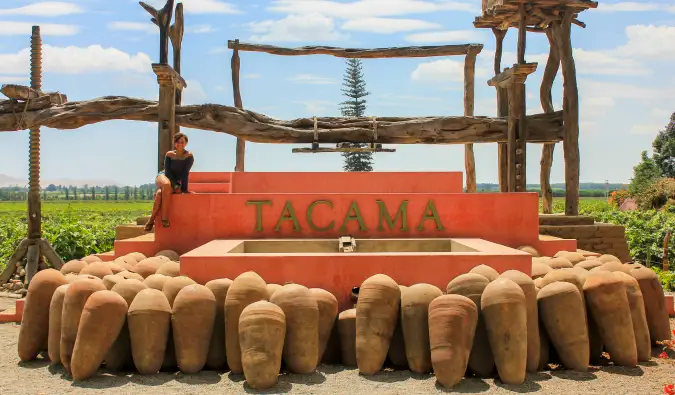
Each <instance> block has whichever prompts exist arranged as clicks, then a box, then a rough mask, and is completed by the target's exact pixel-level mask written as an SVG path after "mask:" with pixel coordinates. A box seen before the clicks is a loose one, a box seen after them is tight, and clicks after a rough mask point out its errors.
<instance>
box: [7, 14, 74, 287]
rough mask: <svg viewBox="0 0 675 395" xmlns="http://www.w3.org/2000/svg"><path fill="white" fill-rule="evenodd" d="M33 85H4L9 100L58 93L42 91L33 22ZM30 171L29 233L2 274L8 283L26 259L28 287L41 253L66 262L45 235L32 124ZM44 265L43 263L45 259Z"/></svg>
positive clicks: (36, 134) (36, 129) (37, 141)
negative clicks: (18, 86) (43, 232)
mask: <svg viewBox="0 0 675 395" xmlns="http://www.w3.org/2000/svg"><path fill="white" fill-rule="evenodd" d="M30 44H31V45H30V50H31V52H30V53H31V57H30V85H31V86H30V88H29V89H28V88H25V89H11V87H10V89H3V93H5V94H6V95H7V96H8V97H10V101H17V100H25V103H26V104H25V105H28V103H30V101H31V100H32V99H38V98H40V97H46V98H47V99H49V100H50V102H51V98H52V97H58V96H59V95H58V94H51V95H50V94H43V93H42V37H41V36H40V27H39V26H33V29H32V34H31V42H30ZM29 130H30V132H29V141H30V142H29V148H28V155H29V160H28V162H29V164H28V166H29V175H28V235H27V237H26V238H25V239H23V240H22V241H21V242H20V243H19V245H18V247H17V249H16V251H15V252H14V254H12V256H11V257H10V258H9V262H7V265H6V267H5V270H4V271H3V272H2V274H0V284H4V283H6V282H7V281H8V280H9V279H10V277H11V276H12V274H14V272H15V271H16V269H17V264H18V263H19V262H20V261H21V260H23V259H24V258H25V259H26V266H25V270H26V277H25V284H26V287H27V286H28V284H29V283H30V281H31V280H32V279H33V276H35V274H36V273H37V272H38V270H39V269H40V266H41V263H42V259H43V258H42V257H43V256H44V257H45V258H47V260H48V261H49V263H51V264H52V266H54V267H55V268H57V269H60V268H61V267H62V266H63V261H62V260H61V258H60V257H59V255H58V254H57V253H56V251H54V248H52V246H51V244H49V241H47V240H46V239H43V238H42V211H41V204H40V125H32V126H30V127H29ZM42 266H43V267H44V263H42Z"/></svg>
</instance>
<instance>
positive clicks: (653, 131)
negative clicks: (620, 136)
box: [630, 123, 664, 137]
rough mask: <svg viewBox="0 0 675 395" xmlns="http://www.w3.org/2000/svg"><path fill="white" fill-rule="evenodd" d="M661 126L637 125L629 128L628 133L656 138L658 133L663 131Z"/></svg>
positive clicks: (652, 124) (651, 124)
mask: <svg viewBox="0 0 675 395" xmlns="http://www.w3.org/2000/svg"><path fill="white" fill-rule="evenodd" d="M663 126H664V125H659V124H655V123H638V124H635V125H633V126H632V127H631V128H630V132H631V133H632V134H644V135H649V136H653V137H656V135H657V134H659V131H660V130H661V129H663Z"/></svg>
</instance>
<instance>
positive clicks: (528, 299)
mask: <svg viewBox="0 0 675 395" xmlns="http://www.w3.org/2000/svg"><path fill="white" fill-rule="evenodd" d="M499 277H501V278H508V279H509V280H511V281H513V282H515V283H516V284H518V286H520V289H522V290H523V293H524V294H525V303H526V304H527V371H528V372H536V371H537V368H538V367H539V354H540V350H539V314H538V310H537V292H536V290H535V287H534V281H532V279H531V278H530V277H529V276H528V275H527V274H525V273H523V272H519V271H517V270H507V271H506V272H504V273H502V274H501V275H500V276H499Z"/></svg>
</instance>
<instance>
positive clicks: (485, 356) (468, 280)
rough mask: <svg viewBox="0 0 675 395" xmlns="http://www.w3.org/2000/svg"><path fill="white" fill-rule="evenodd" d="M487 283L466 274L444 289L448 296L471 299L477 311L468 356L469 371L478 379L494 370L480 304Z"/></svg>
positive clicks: (471, 274) (481, 277)
mask: <svg viewBox="0 0 675 395" xmlns="http://www.w3.org/2000/svg"><path fill="white" fill-rule="evenodd" d="M489 283H490V280H488V279H487V278H485V277H484V276H481V275H480V274H475V273H466V274H461V275H459V276H457V277H455V278H454V279H453V280H452V281H450V283H449V284H448V286H447V288H446V292H447V293H448V294H456V295H462V296H466V297H467V298H469V299H471V300H472V301H473V303H474V304H475V305H476V308H477V309H478V321H477V324H476V331H475V334H474V339H473V346H472V347H471V355H470V356H469V370H471V372H473V374H475V375H476V376H478V377H490V376H491V375H492V372H494V369H495V360H494V356H493V355H492V349H491V348H490V340H489V339H488V335H487V328H486V327H485V319H484V317H483V313H482V312H481V304H480V303H481V296H482V295H483V291H484V290H485V287H487V285H488V284H489Z"/></svg>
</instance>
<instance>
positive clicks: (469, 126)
mask: <svg viewBox="0 0 675 395" xmlns="http://www.w3.org/2000/svg"><path fill="white" fill-rule="evenodd" d="M167 67H168V66H167ZM22 105H23V103H19V106H22ZM3 107H7V102H0V108H3ZM175 111H176V124H178V125H180V126H183V127H187V128H191V129H201V130H211V131H214V132H220V133H226V134H229V135H232V136H235V137H240V138H242V139H244V140H246V141H251V142H256V143H272V144H275V143H278V144H285V143H291V144H303V143H312V142H313V141H314V120H313V119H310V118H299V119H294V120H290V121H284V120H277V119H273V118H270V117H267V116H265V115H262V114H258V113H256V112H254V111H250V110H240V109H238V108H235V107H230V106H222V105H218V104H202V105H192V106H178V107H176V110H175ZM158 114H159V106H158V103H157V102H156V101H151V100H143V99H134V98H128V97H119V96H107V97H102V98H98V99H95V100H89V101H83V102H69V103H66V104H63V105H49V104H48V103H47V104H45V107H44V108H43V109H40V110H32V111H26V112H25V113H19V112H14V111H8V112H0V131H5V132H14V131H17V130H22V129H21V127H23V128H24V129H25V128H30V127H34V126H37V125H41V126H45V127H49V128H53V129H62V130H64V129H77V128H79V127H82V126H85V125H91V124H94V123H99V122H104V121H110V120H129V121H144V122H157V121H158ZM527 120H528V123H529V132H530V133H529V136H528V142H530V143H545V142H556V141H561V139H562V135H563V131H562V128H563V124H562V111H558V112H555V113H552V114H537V115H529V116H528V117H527ZM377 122H378V138H377V141H378V143H381V144H468V143H498V142H505V141H507V138H506V130H507V120H506V118H494V117H478V116H476V117H452V116H442V117H433V116H431V117H378V118H377ZM317 124H318V128H319V132H320V143H322V144H323V143H325V144H337V143H340V142H343V141H344V142H351V143H371V142H372V141H373V129H372V119H371V118H370V117H363V118H340V117H324V118H318V119H317Z"/></svg>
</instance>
